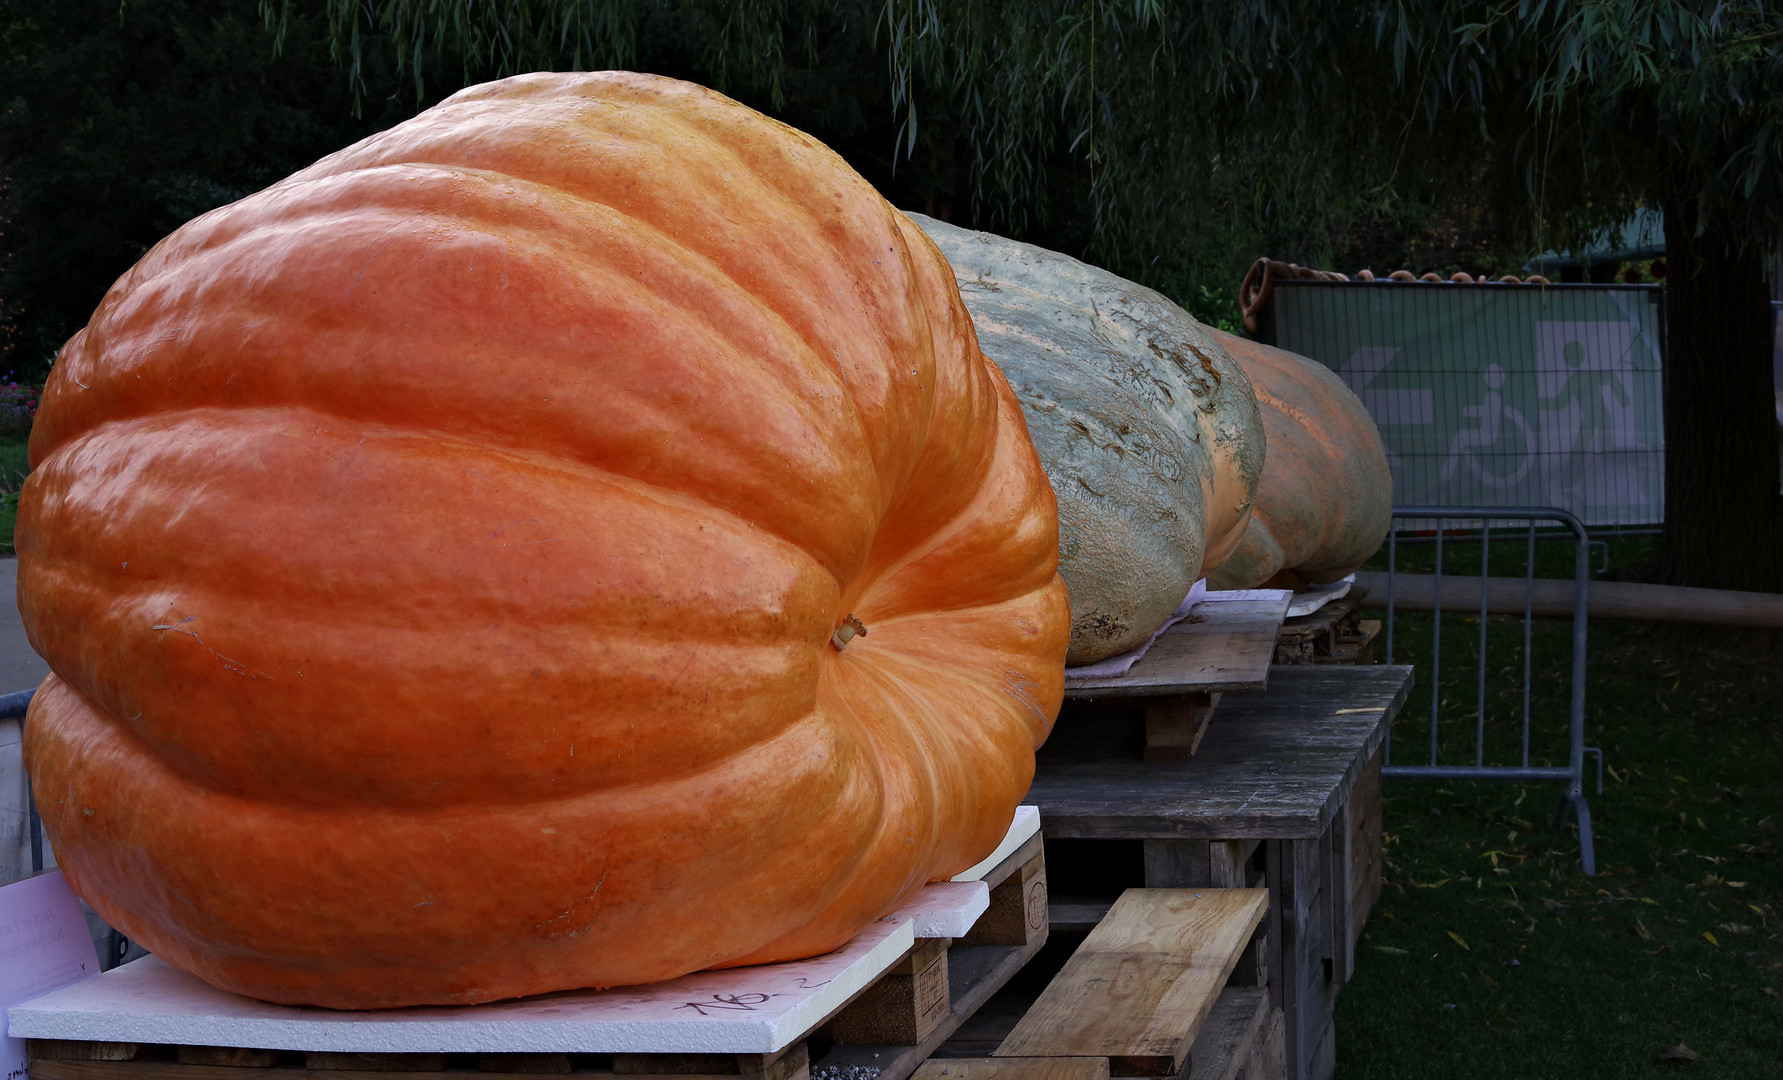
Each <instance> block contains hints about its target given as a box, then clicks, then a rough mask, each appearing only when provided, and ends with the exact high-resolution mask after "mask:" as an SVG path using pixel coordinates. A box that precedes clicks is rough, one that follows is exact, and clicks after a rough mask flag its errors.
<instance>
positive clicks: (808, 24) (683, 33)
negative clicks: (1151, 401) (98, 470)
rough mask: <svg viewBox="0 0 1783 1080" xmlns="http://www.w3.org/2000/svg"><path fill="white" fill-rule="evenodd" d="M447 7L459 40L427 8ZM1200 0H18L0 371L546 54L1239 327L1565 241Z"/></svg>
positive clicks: (5, 34) (2, 206)
mask: <svg viewBox="0 0 1783 1080" xmlns="http://www.w3.org/2000/svg"><path fill="white" fill-rule="evenodd" d="M473 10H475V11H480V12H483V13H484V15H488V13H490V12H496V13H499V14H500V17H501V18H502V19H504V20H505V22H502V23H501V24H499V25H497V24H496V23H492V22H489V21H487V20H485V21H483V22H477V21H476V20H475V19H473V18H472V17H471V15H470V14H467V13H469V12H472V11H473ZM1188 10H1189V11H1190V13H1191V14H1193V13H1194V12H1198V11H1200V10H1201V8H1200V7H1198V6H1197V7H1194V8H1191V9H1188ZM454 11H456V12H458V14H459V16H461V17H462V18H461V25H460V26H459V27H458V28H457V29H456V30H455V31H453V32H451V33H444V32H442V30H441V28H440V27H438V26H437V25H435V24H434V22H432V21H429V20H437V19H440V18H444V17H447V16H450V15H451V13H452V12H454ZM944 11H945V14H946V17H947V18H948V19H951V20H953V21H952V22H948V23H946V24H945V25H943V14H944ZM441 12H445V13H446V15H441ZM566 12H567V14H566ZM962 12H963V13H964V15H962V14H961V13H962ZM1189 17H1190V15H1185V14H1184V13H1183V12H1181V11H1174V12H1173V13H1172V14H1170V15H1169V16H1168V17H1166V16H1165V14H1164V13H1163V12H1162V11H1161V10H1159V9H1156V7H1155V5H1148V4H1144V3H1140V4H1112V5H1101V4H1098V5H1083V4H1068V3H1035V4H980V5H962V6H957V7H955V6H949V7H947V8H946V9H943V8H941V7H937V6H934V5H924V4H914V5H913V4H899V3H891V4H884V3H879V2H876V0H833V2H827V0H825V2H819V0H769V2H765V3H763V2H752V3H731V2H728V0H726V2H717V0H711V2H708V0H658V2H654V3H652V2H636V3H590V4H579V5H578V4H567V5H566V4H552V3H532V4H527V3H514V4H501V5H480V6H477V5H473V6H470V7H467V6H464V5H459V6H458V7H456V8H453V7H450V6H441V5H432V4H414V5H401V4H396V5H390V4H377V5H374V4H362V3H358V2H336V3H333V4H329V3H326V2H324V0H293V2H290V3H285V4H262V3H260V2H258V0H0V103H3V104H0V375H4V374H5V373H6V371H8V370H10V371H13V372H15V373H17V374H18V375H19V376H20V377H22V378H26V379H41V378H42V376H43V374H44V373H45V372H46V371H47V369H48V365H49V363H50V361H51V359H52V358H53V356H54V353H55V351H56V350H57V349H58V348H59V347H60V346H61V344H62V342H63V341H65V340H66V339H67V338H68V336H69V335H71V334H72V333H73V332H74V331H75V330H76V329H78V328H79V327H80V326H81V325H83V324H84V323H85V322H86V320H87V318H88V317H89V315H90V314H91V312H92V310H93V308H94V307H95V306H96V305H97V304H98V302H99V300H100V298H101V297H102V296H103V295H104V292H105V289H106V288H107V287H108V286H109V285H110V284H111V282H112V281H113V280H115V279H116V278H117V277H118V275H120V274H122V273H123V272H124V271H125V270H127V269H128V268H129V267H130V266H131V265H132V264H133V263H134V262H135V261H136V260H137V259H139V258H140V257H141V256H142V254H143V253H144V252H146V251H147V250H148V248H149V247H150V246H151V245H153V244H154V243H155V242H156V241H157V240H159V239H160V238H161V237H163V236H165V235H166V234H167V233H169V232H171V231H172V230H174V229H175V228H177V227H178V226H179V225H180V224H181V223H183V222H185V221H186V220H189V219H190V218H192V217H194V216H196V215H198V214H200V213H203V212H204V211H206V210H209V209H212V208H214V207H217V206H220V205H223V204H225V203H228V202H231V201H233V200H235V199H238V198H240V197H242V196H243V195H246V194H248V193H250V192H252V191H255V190H258V189H259V188H261V187H264V186H266V185H267V184H270V183H272V182H274V181H276V180H278V179H280V178H281V177H283V176H285V175H287V174H289V173H290V172H293V171H295V170H296V169H298V168H301V167H302V166H304V165H307V164H309V163H310V162H311V161H313V160H315V159H316V158H318V157H320V156H322V155H324V154H326V153H328V152H330V151H332V150H335V149H338V148H339V147H341V146H344V145H347V144H348V143H350V142H352V141H354V140H355V139H358V138H360V137H362V136H364V135H366V134H369V133H371V132H373V131H376V130H380V129H382V128H384V127H388V126H390V125H391V124H394V123H397V122H399V121H401V120H402V119H404V118H405V117H407V116H410V115H412V114H413V113H415V112H416V111H418V110H419V109H421V108H424V107H426V106H428V105H430V104H432V103H433V102H435V101H437V100H439V99H440V98H442V97H444V96H446V95H448V94H450V93H451V92H452V91H454V90H456V89H458V88H459V87H460V86H463V85H466V84H469V83H473V82H477V81H481V80H483V79H487V78H493V77H497V76H499V75H501V74H505V73H507V72H509V71H512V70H518V69H525V68H532V67H586V68H593V67H603V66H624V67H632V68H636V69H639V70H646V71H652V72H656V73H659V74H664V75H671V76H675V77H680V78H687V79H693V80H697V81H700V82H704V83H707V84H709V85H714V86H717V87H719V88H721V89H723V90H724V91H725V92H727V93H729V94H731V95H732V96H735V97H737V98H739V99H740V100H743V101H745V102H747V103H749V104H751V105H753V106H755V107H757V108H760V109H763V110H764V111H767V112H770V113H772V114H773V115H775V116H778V117H780V118H781V119H784V120H786V121H787V122H788V123H791V124H793V125H794V126H796V127H800V128H803V129H805V130H807V131H810V132H812V133H813V134H815V135H817V136H818V137H820V138H822V139H824V140H825V141H826V142H828V143H829V144H830V145H831V146H833V147H835V148H836V149H837V150H838V151H839V152H840V153H842V155H843V156H844V157H846V158H847V159H848V161H849V162H850V163H851V164H852V165H854V167H855V168H857V169H859V170H860V171H861V172H862V173H863V174H864V175H865V176H867V177H868V178H869V179H870V180H871V181H872V182H873V183H874V184H876V185H877V186H878V187H879V188H880V190H881V191H883V192H884V193H885V194H886V195H887V197H888V198H889V199H891V200H892V201H893V202H894V203H895V204H897V205H899V206H903V207H907V208H911V209H918V210H922V211H924V212H926V213H930V214H933V215H935V216H938V217H942V218H944V219H948V220H952V221H955V222H956V223H961V224H968V225H972V226H976V227H983V228H989V229H994V230H997V231H1000V232H1004V233H1007V234H1010V235H1014V236H1017V237H1020V238H1023V239H1027V240H1031V241H1033V242H1035V243H1039V244H1042V245H1045V246H1048V247H1053V248H1057V249H1060V250H1064V251H1068V252H1071V253H1073V254H1076V255H1079V256H1082V257H1085V258H1088V259H1090V260H1092V261H1096V262H1098V263H1101V264H1103V265H1106V266H1109V267H1110V268H1112V269H1115V270H1116V271H1117V272H1120V273H1123V274H1125V275H1127V276H1129V277H1132V278H1135V279H1137V280H1140V281H1143V282H1145V283H1146V284H1149V285H1152V286H1154V287H1156V288H1159V289H1161V290H1162V291H1164V292H1166V293H1167V294H1169V295H1171V296H1172V297H1174V298H1175V299H1177V300H1178V301H1179V302H1182V303H1184V304H1185V306H1187V307H1188V308H1189V309H1190V310H1191V311H1192V312H1194V313H1195V314H1197V315H1198V316H1199V317H1201V318H1203V319H1204V320H1206V321H1209V322H1216V323H1225V324H1227V325H1229V326H1230V325H1232V324H1234V323H1235V321H1236V305H1235V303H1234V299H1233V298H1234V294H1235V292H1236V283H1237V280H1238V277H1239V276H1240V275H1241V274H1242V273H1243V270H1244V268H1245V266H1247V265H1248V264H1249V262H1250V261H1251V260H1252V259H1254V258H1255V257H1256V256H1258V255H1260V254H1265V253H1267V254H1270V255H1272V256H1274V257H1277V258H1286V259H1291V260H1295V261H1300V262H1303V263H1312V264H1318V265H1334V266H1340V267H1345V268H1350V269H1354V268H1356V267H1359V266H1361V265H1373V266H1375V267H1376V268H1377V269H1379V268H1389V267H1397V266H1400V265H1409V266H1412V267H1413V268H1415V269H1418V270H1419V271H1423V270H1427V269H1435V270H1447V269H1453V268H1459V267H1463V266H1465V267H1466V268H1468V269H1471V270H1482V269H1483V270H1488V271H1495V272H1503V271H1506V270H1510V269H1512V268H1514V267H1515V266H1517V265H1520V264H1521V262H1522V261H1523V259H1524V258H1526V257H1527V256H1528V254H1530V253H1531V252H1532V251H1533V250H1535V248H1533V247H1532V246H1531V245H1532V244H1534V243H1537V242H1539V241H1541V240H1544V239H1546V238H1547V237H1546V234H1545V233H1544V232H1543V230H1542V229H1541V228H1534V229H1532V228H1530V227H1529V225H1530V222H1531V215H1530V214H1529V207H1528V202H1527V200H1526V199H1521V198H1520V197H1519V195H1520V193H1517V192H1512V193H1511V197H1509V198H1507V197H1506V196H1505V192H1504V191H1502V190H1498V189H1495V188H1494V187H1493V186H1492V183H1491V182H1490V181H1491V180H1492V176H1493V172H1492V170H1491V169H1490V168H1488V164H1489V163H1488V162H1487V161H1485V160H1483V159H1482V158H1481V157H1480V156H1479V155H1478V154H1477V153H1473V152H1470V153H1468V154H1465V155H1452V154H1444V153H1443V152H1441V150H1442V143H1443V139H1441V138H1434V139H1433V138H1432V132H1430V131H1427V130H1424V129H1421V128H1420V129H1419V130H1417V131H1416V132H1415V133H1413V134H1416V135H1417V138H1416V139H1411V138H1409V137H1408V132H1407V131H1401V130H1398V129H1393V128H1391V126H1390V125H1389V126H1388V129H1383V127H1382V125H1381V124H1379V123H1378V117H1377V116H1376V115H1375V114H1376V113H1378V112H1379V110H1380V109H1382V108H1399V109H1402V111H1403V109H1405V108H1407V107H1408V106H1407V105H1406V99H1405V96H1404V95H1403V94H1398V93H1396V92H1395V91H1393V89H1392V85H1391V84H1392V73H1391V71H1390V70H1389V69H1388V67H1387V66H1386V65H1385V64H1384V62H1383V61H1380V60H1378V59H1375V60H1369V59H1368V58H1361V60H1359V62H1358V70H1357V72H1355V73H1348V72H1344V71H1339V72H1337V73H1336V75H1337V78H1335V79H1332V80H1330V84H1331V85H1334V86H1337V87H1339V88H1341V93H1337V94H1334V95H1333V96H1330V97H1329V98H1328V99H1326V98H1324V97H1319V98H1317V99H1315V100H1316V101H1317V102H1318V104H1317V106H1316V107H1314V108H1308V99H1307V97H1306V94H1305V88H1304V87H1300V86H1296V85H1293V82H1292V80H1287V79H1282V80H1274V81H1272V80H1270V79H1263V80H1259V81H1257V82H1256V83H1255V84H1254V85H1251V86H1248V87H1246V86H1239V85H1237V84H1233V83H1229V82H1227V81H1226V80H1224V79H1223V78H1209V75H1210V73H1217V72H1224V71H1225V70H1226V68H1225V66H1224V65H1223V64H1222V58H1221V57H1218V56H1210V55H1205V54H1201V53H1195V54H1193V55H1189V54H1185V53H1184V51H1183V50H1182V49H1180V48H1176V47H1174V46H1173V45H1172V42H1174V41H1179V40H1182V39H1183V38H1184V35H1185V34H1186V33H1188V32H1189V29H1191V28H1185V27H1183V26H1181V25H1177V23H1180V21H1181V20H1182V19H1184V18H1189ZM962 20H964V21H962ZM1171 20H1175V21H1176V22H1172V21H1171ZM498 31H499V32H498ZM331 34H333V35H334V38H335V43H336V45H338V48H337V47H336V45H331V41H330V36H331ZM1352 76H1353V77H1352ZM1382 95H1384V96H1382ZM1370 98H1379V100H1375V101H1373V102H1372V104H1370V105H1369V108H1368V109H1367V110H1364V111H1361V112H1358V110H1357V106H1358V102H1360V101H1367V100H1368V99H1370ZM1444 123H1463V124H1464V123H1465V122H1464V121H1444ZM1440 127H1441V125H1440V124H1439V129H1440ZM1438 133H1439V134H1440V131H1439V132H1438ZM1462 134H1463V135H1465V134H1466V132H1465V131H1463V132H1462ZM1433 148H1434V150H1433ZM1501 187H1502V185H1501Z"/></svg>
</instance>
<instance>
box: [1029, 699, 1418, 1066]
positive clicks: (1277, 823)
mask: <svg viewBox="0 0 1783 1080" xmlns="http://www.w3.org/2000/svg"><path fill="white" fill-rule="evenodd" d="M1411 682H1412V672H1411V668H1409V667H1373V666H1369V667H1361V666H1347V665H1329V666H1327V665H1313V666H1304V667H1276V668H1275V669H1273V671H1272V672H1271V673H1270V675H1269V689H1268V690H1267V691H1264V692H1262V693H1254V694H1244V695H1238V696H1233V697H1228V698H1227V699H1226V701H1225V703H1224V704H1223V705H1222V706H1221V709H1220V722H1219V723H1218V724H1217V725H1214V726H1213V727H1212V728H1211V729H1210V730H1209V731H1208V733H1207V734H1206V736H1205V738H1204V740H1203V741H1202V743H1201V746H1200V749H1199V750H1198V752H1197V753H1196V755H1195V757H1194V758H1193V759H1191V760H1187V761H1175V762H1158V761H1145V760H1142V758H1141V755H1140V751H1141V749H1142V748H1143V746H1144V744H1145V718H1144V715H1143V713H1142V712H1141V711H1140V709H1138V708H1137V707H1135V708H1133V709H1130V710H1129V711H1128V712H1126V713H1124V714H1123V713H1120V712H1118V711H1111V710H1110V709H1108V708H1106V704H1107V703H1106V702H1104V703H1103V705H1104V707H1102V708H1099V709H1097V710H1095V711H1094V712H1090V711H1086V710H1083V709H1081V708H1079V707H1077V706H1076V704H1075V703H1074V702H1070V701H1067V703H1066V706H1065V709H1064V710H1063V711H1062V712H1061V715H1060V718H1059V723H1058V726H1057V727H1056V728H1055V729H1054V733H1053V736H1052V738H1050V739H1048V740H1047V743H1046V745H1045V746H1043V747H1042V748H1041V751H1040V754H1039V766H1038V771H1037V772H1036V775H1035V777H1034V785H1033V788H1032V789H1031V790H1030V793H1029V796H1028V799H1027V800H1026V801H1028V802H1031V803H1034V804H1037V805H1038V806H1039V807H1040V817H1041V823H1042V827H1043V829H1044V832H1045V836H1046V838H1047V863H1048V867H1049V874H1050V875H1051V878H1052V889H1053V894H1054V898H1055V900H1056V901H1057V902H1058V906H1057V907H1055V909H1054V912H1053V923H1054V930H1055V932H1057V931H1059V930H1062V929H1065V928H1067V927H1069V926H1071V925H1073V924H1077V925H1081V924H1082V923H1083V922H1085V921H1086V920H1088V921H1093V920H1091V919H1090V916H1092V915H1094V913H1095V910H1096V908H1097V907H1098V905H1099V904H1100V903H1101V900H1100V899H1099V898H1104V897H1105V898H1107V900H1108V901H1110V902H1111V901H1112V897H1113V895H1116V894H1118V893H1119V891H1120V890H1121V889H1122V888H1126V887H1130V886H1131V885H1134V884H1138V885H1143V886H1145V887H1147V888H1183V887H1191V888H1192V887H1203V886H1212V887H1244V886H1251V885H1257V884H1263V885H1266V886H1267V887H1268V889H1269V891H1270V895H1271V904H1270V914H1269V921H1268V924H1267V925H1268V935H1267V941H1266V943H1265V944H1264V946H1263V948H1262V950H1261V955H1259V956H1257V957H1256V958H1255V962H1256V963H1259V964H1263V965H1266V966H1267V968H1268V978H1267V982H1268V984H1269V987H1270V993H1271V996H1272V997H1273V998H1274V1000H1275V1003H1276V1004H1277V1005H1279V1006H1280V1007H1281V1008H1282V1010H1283V1011H1284V1013H1285V1015H1286V1019H1287V1052H1288V1063H1289V1075H1290V1076H1292V1077H1295V1078H1297V1080H1325V1078H1328V1077H1330V1076H1331V1075H1332V1074H1333V1072H1334V1071H1335V1068H1336V1039H1335V1032H1334V1031H1333V1029H1332V1026H1331V1014H1332V1008H1333V1006H1334V1004H1335V1002H1336V997H1337V992H1338V991H1339V990H1340V989H1341V988H1342V987H1343V985H1344V984H1345V983H1346V982H1347V981H1348V980H1349V977H1350V974H1351V971H1352V968H1353V963H1354V948H1355V942H1356V935H1357V934H1358V933H1359V932H1360V930H1361V926H1362V923H1363V921H1364V920H1365V919H1366V918H1367V913H1368V910H1369V908H1370V907H1372V906H1373V902H1374V900H1375V898H1376V897H1377V896H1378V894H1379V889H1380V834H1381V820H1380V749H1381V744H1382V742H1383V740H1384V739H1385V737H1386V734H1387V730H1388V726H1389V724H1390V723H1391V721H1392V719H1393V717H1394V716H1395V715H1396V714H1397V713H1398V712H1399V709H1400V707H1401V706H1402V705H1403V704H1404V703H1405V699H1406V695H1407V693H1408V692H1409V691H1410V688H1411ZM1135 704H1136V705H1137V702H1136V703H1135ZM1135 877H1137V878H1138V879H1139V880H1137V881H1134V880H1132V879H1133V878H1135ZM1079 909H1082V910H1081V911H1080V910H1079Z"/></svg>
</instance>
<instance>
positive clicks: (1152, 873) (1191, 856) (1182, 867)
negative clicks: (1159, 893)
mask: <svg viewBox="0 0 1783 1080" xmlns="http://www.w3.org/2000/svg"><path fill="white" fill-rule="evenodd" d="M1144 844H1145V847H1144V852H1145V887H1146V888H1148V889H1211V888H1213V871H1212V870H1211V869H1210V868H1209V866H1208V862H1209V857H1210V856H1209V850H1208V849H1209V847H1210V846H1211V845H1210V843H1209V842H1208V841H1206V840H1147V841H1145V842H1144Z"/></svg>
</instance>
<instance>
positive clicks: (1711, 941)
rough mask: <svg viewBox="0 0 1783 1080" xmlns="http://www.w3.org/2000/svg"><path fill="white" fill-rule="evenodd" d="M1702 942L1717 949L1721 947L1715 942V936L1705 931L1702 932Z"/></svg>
mask: <svg viewBox="0 0 1783 1080" xmlns="http://www.w3.org/2000/svg"><path fill="white" fill-rule="evenodd" d="M1703 940H1704V941H1706V942H1708V943H1709V944H1711V945H1713V946H1715V947H1716V948H1717V949H1719V948H1720V947H1721V943H1720V942H1719V941H1716V940H1715V935H1714V934H1711V933H1709V932H1708V931H1707V930H1704V931H1703Z"/></svg>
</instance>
